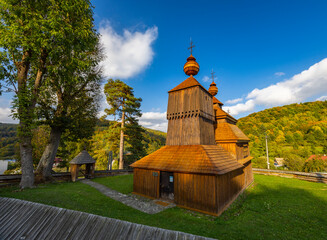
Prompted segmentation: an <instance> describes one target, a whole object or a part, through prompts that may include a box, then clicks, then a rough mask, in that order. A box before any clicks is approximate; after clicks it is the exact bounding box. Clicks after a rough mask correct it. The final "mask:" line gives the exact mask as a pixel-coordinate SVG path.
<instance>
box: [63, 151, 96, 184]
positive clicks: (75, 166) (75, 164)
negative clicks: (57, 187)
mask: <svg viewBox="0 0 327 240" xmlns="http://www.w3.org/2000/svg"><path fill="white" fill-rule="evenodd" d="M69 164H70V173H71V175H72V181H73V182H75V181H76V179H77V178H78V175H79V173H80V172H81V173H82V174H83V175H84V176H85V178H93V177H94V168H95V160H94V159H93V158H92V157H91V156H90V154H89V153H88V152H87V151H86V150H83V151H82V152H80V153H79V154H78V155H77V156H76V157H75V158H74V159H73V160H71V161H70V162H69ZM84 164H85V170H82V169H81V166H82V165H84Z"/></svg>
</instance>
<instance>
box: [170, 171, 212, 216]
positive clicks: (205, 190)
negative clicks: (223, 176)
mask: <svg viewBox="0 0 327 240" xmlns="http://www.w3.org/2000/svg"><path fill="white" fill-rule="evenodd" d="M216 179H217V177H216V176H215V175H202V174H189V173H174V181H175V183H174V195H175V199H174V200H175V203H176V204H178V205H180V206H183V207H186V208H191V209H197V210H202V211H204V212H209V213H217V201H216V189H217V187H216V183H217V181H216Z"/></svg>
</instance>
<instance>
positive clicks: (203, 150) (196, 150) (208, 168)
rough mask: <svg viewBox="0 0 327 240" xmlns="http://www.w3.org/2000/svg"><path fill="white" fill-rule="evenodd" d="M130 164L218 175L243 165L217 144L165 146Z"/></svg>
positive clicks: (136, 166)
mask: <svg viewBox="0 0 327 240" xmlns="http://www.w3.org/2000/svg"><path fill="white" fill-rule="evenodd" d="M131 166H132V167H133V168H145V169H152V170H160V171H171V172H186V173H204V174H218V175H221V174H225V173H227V172H230V171H233V170H236V169H239V168H242V167H243V165H241V164H240V163H238V162H237V161H236V159H235V158H234V157H232V156H231V155H230V154H229V153H228V152H227V151H226V150H225V149H223V148H222V147H221V146H218V145H181V146H165V147H162V148H160V149H159V150H157V151H155V152H154V153H152V154H150V155H148V156H146V157H144V158H142V159H140V160H139V161H137V162H135V163H133V164H132V165H131Z"/></svg>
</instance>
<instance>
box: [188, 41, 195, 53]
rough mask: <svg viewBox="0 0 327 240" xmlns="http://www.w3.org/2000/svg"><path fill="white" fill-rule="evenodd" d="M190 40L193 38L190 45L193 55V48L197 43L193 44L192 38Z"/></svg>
mask: <svg viewBox="0 0 327 240" xmlns="http://www.w3.org/2000/svg"><path fill="white" fill-rule="evenodd" d="M190 40H191V42H190V47H189V48H188V49H191V55H192V52H193V48H194V47H195V45H193V42H192V38H191V39H190Z"/></svg>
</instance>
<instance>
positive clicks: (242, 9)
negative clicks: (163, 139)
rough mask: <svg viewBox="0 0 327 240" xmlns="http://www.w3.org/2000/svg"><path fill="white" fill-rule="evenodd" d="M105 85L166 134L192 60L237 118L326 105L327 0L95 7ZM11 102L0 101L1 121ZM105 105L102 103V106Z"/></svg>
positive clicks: (124, 2) (101, 1) (101, 3)
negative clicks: (172, 99)
mask: <svg viewBox="0 0 327 240" xmlns="http://www.w3.org/2000/svg"><path fill="white" fill-rule="evenodd" d="M92 4H93V5H94V7H95V9H94V18H95V24H96V28H97V29H98V30H99V32H100V33H101V35H102V42H103V44H104V47H105V49H106V50H105V53H106V56H107V60H106V61H105V62H104V63H103V66H104V69H105V74H106V76H107V78H110V77H112V78H114V79H116V78H117V79H121V80H124V81H125V82H126V83H127V84H129V85H130V86H132V87H133V88H134V90H135V95H136V96H137V97H141V98H142V99H143V102H142V112H143V117H142V118H141V121H140V122H141V124H143V125H144V126H146V127H150V128H155V129H160V130H163V131H165V130H166V126H167V122H166V121H165V111H166V107H167V100H168V93H167V91H169V90H170V89H172V88H173V87H175V86H176V85H178V84H179V83H180V82H182V81H183V80H185V79H186V77H187V76H186V75H185V74H184V72H183V65H184V63H185V61H186V58H187V57H188V56H189V51H188V50H187V48H188V47H189V41H190V37H192V40H193V42H194V44H195V46H196V47H195V48H194V51H193V55H194V56H195V57H196V59H197V62H198V63H199V64H200V72H199V74H198V75H197V76H196V79H197V80H198V81H199V82H200V83H201V84H203V86H204V87H206V88H208V87H209V84H210V81H205V80H206V79H208V77H209V76H210V72H211V69H213V70H214V71H215V73H216V74H215V75H216V76H217V79H216V83H217V86H218V88H219V93H218V95H217V96H216V97H217V98H218V99H219V100H220V101H222V102H223V103H225V109H229V111H230V113H231V114H232V115H233V116H234V117H236V118H239V117H242V116H246V115H248V114H249V113H252V112H256V111H260V110H262V109H265V108H269V107H274V106H280V105H285V104H291V103H295V102H306V101H314V100H316V99H327V59H325V58H326V57H327V14H326V12H327V1H325V0H321V1H318V0H310V1H309V0H307V1H301V0H294V1H291V0H288V1H287V0H284V1H279V0H274V1H270V0H265V1H262V0H261V1H253V0H247V1H246V0H238V1H236V0H234V1H233V0H224V1H176V0H175V1H170V0H169V1H142V0H139V1H135V0H134V1H129V0H120V1H105V0H94V1H92ZM11 97H12V96H10V95H9V94H3V95H2V96H1V97H0V111H2V114H0V122H11V121H12V120H10V119H9V118H8V117H7V115H6V114H7V113H8V111H9V110H8V107H9V103H10V99H11ZM103 106H105V104H104V103H103Z"/></svg>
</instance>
